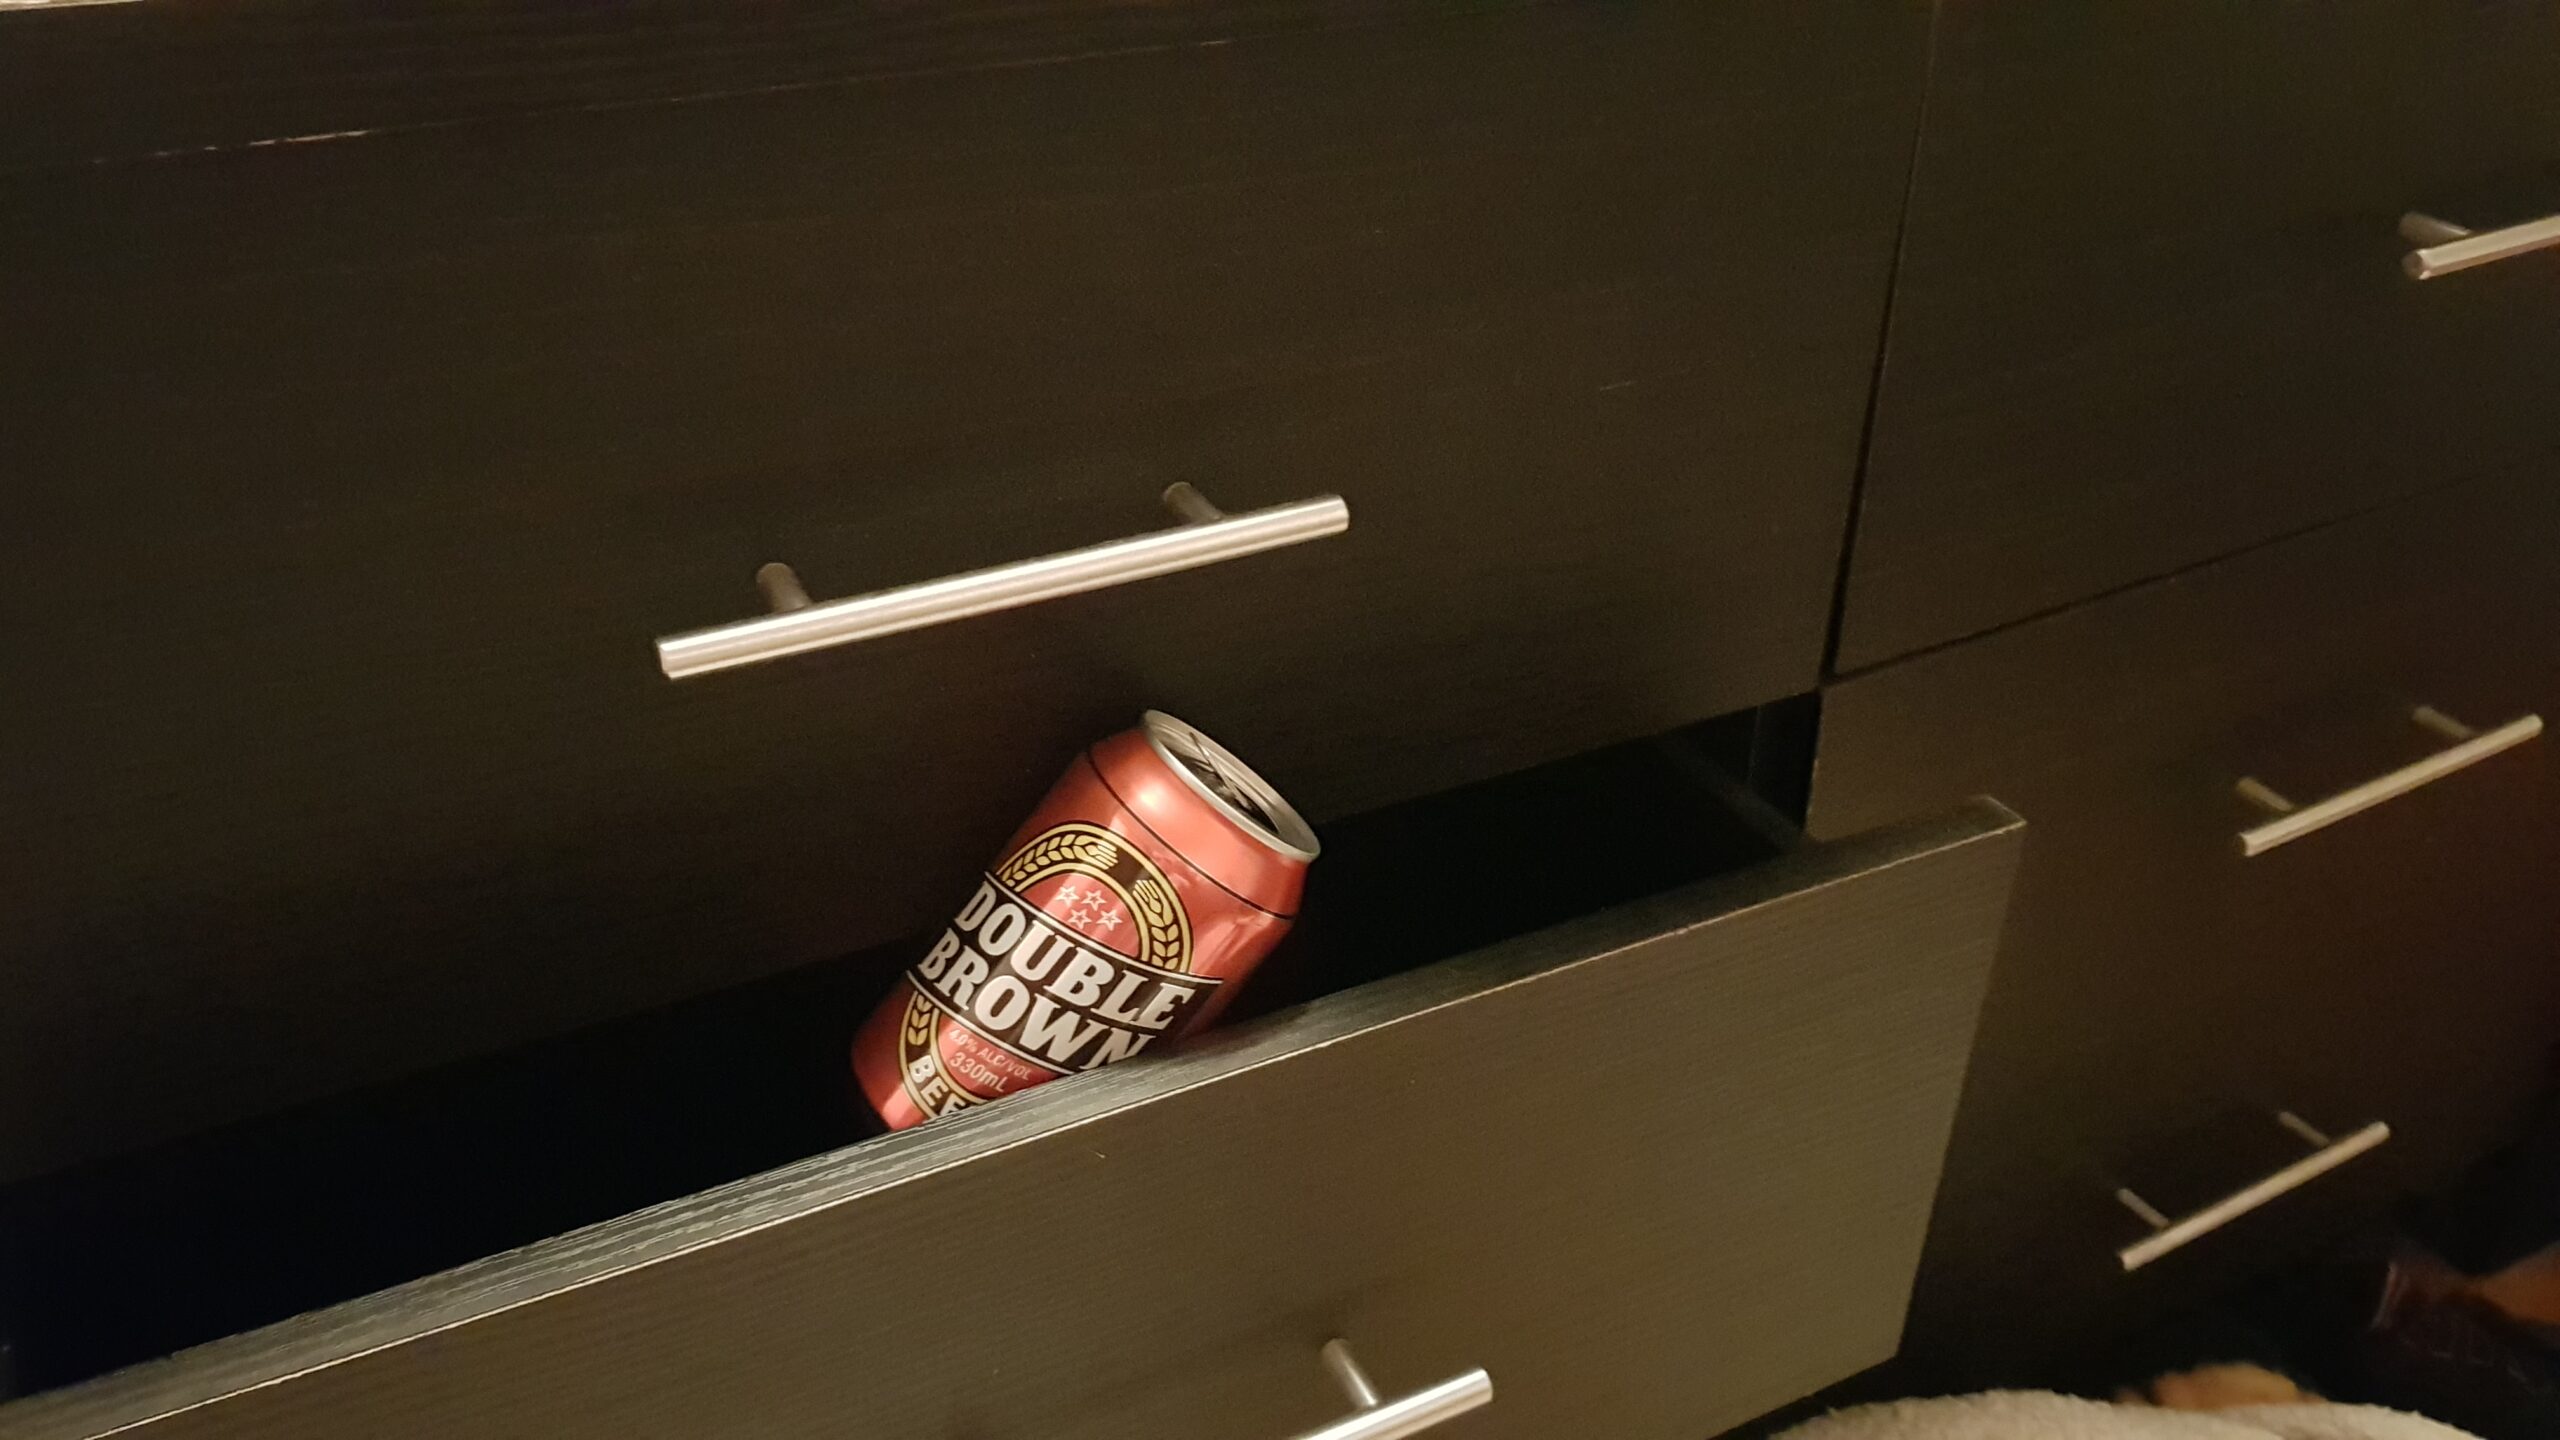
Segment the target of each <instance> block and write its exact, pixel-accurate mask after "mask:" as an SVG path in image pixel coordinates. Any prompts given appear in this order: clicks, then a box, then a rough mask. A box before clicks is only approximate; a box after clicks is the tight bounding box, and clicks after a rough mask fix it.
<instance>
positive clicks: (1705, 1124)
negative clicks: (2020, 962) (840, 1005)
mask: <svg viewBox="0 0 2560 1440" xmlns="http://www.w3.org/2000/svg"><path fill="white" fill-rule="evenodd" d="M2019 833H2020V830H2019V826H2018V825H2017V822H2016V819H2015V817H2013V816H2011V815H2009V814H2007V813H2006V812H2005V811H2002V810H2000V809H1999V808H1998V807H1997V806H1993V805H1989V804H1974V805H1969V806H1966V807H1963V808H1961V809H1959V810H1957V811H1955V812H1953V813H1951V814H1950V815H1948V816H1947V817H1946V818H1943V819H1940V820H1934V821H1924V822H1917V823H1910V824H1904V825H1899V826H1895V827H1891V828H1890V829H1888V830H1885V831H1882V832H1879V833H1876V834H1873V835H1869V836H1864V837H1860V838H1858V839H1856V840H1853V841H1849V842H1844V843H1841V844H1836V845H1826V846H1814V847H1807V848H1806V849H1803V850H1800V851H1797V852H1794V853H1792V854H1789V855H1786V856H1783V857H1780V858H1779V859H1777V860H1774V861H1771V862H1769V863H1767V864H1765V865H1762V866H1759V867H1756V868H1754V869H1751V870H1748V871H1744V872H1741V873H1739V874H1736V875H1732V876H1729V877H1725V878H1722V879H1717V880H1709V881H1704V882H1698V883H1693V884H1689V885H1686V886H1683V887H1680V888H1677V889H1674V890H1671V891H1669V892H1667V893H1663V894H1659V895H1656V896H1653V897H1651V898H1647V899H1643V900H1638V901H1635V902H1633V903H1630V904H1625V905H1621V906H1618V907H1615V908H1612V909H1608V910H1603V911H1600V912H1598V913H1596V914H1593V915H1589V916H1586V917H1584V918H1582V919H1580V920H1576V921H1571V922H1568V923H1566V924H1564V925H1561V926H1558V927H1555V928H1551V929H1547V930H1543V931H1539V932H1536V933H1533V934H1529V935H1525V936H1519V937H1515V938H1513V939H1510V940H1508V941H1505V942H1504V943H1500V944H1497V945H1495V946H1494V947H1492V948H1491V949H1487V950H1482V951H1478V952H1475V953H1472V954H1468V955H1464V956H1461V957H1459V958H1457V959H1454V960H1450V961H1447V962H1444V963H1441V964H1437V965H1432V966H1429V967H1426V968H1422V969H1417V970H1414V971H1412V972H1410V973H1407V974H1404V975H1400V976H1395V977H1391V978H1388V979H1385V980H1381V981H1378V982H1375V983H1372V984H1369V985H1366V986H1363V987H1360V988H1357V989H1353V990H1349V991H1345V992H1342V993H1339V994H1336V995H1332V996H1328V997H1326V998H1323V999H1320V1000H1317V1001H1314V1002H1311V1003H1309V1004H1307V1005H1304V1006H1301V1007H1298V1008H1296V1009H1291V1010H1286V1011H1282V1012H1279V1013H1277V1014H1274V1015H1271V1016H1268V1017H1265V1018H1264V1019H1262V1020H1260V1021H1258V1022H1255V1023H1253V1024H1250V1025H1247V1026H1244V1027H1240V1028H1238V1029H1236V1030H1233V1031H1230V1032H1227V1033H1226V1034H1224V1035H1221V1036H1216V1037H1211V1038H1210V1039H1209V1040H1208V1041H1207V1042H1206V1043H1204V1044H1200V1045H1196V1046H1193V1047H1189V1048H1187V1049H1186V1050H1184V1051H1183V1052H1181V1053H1179V1054H1176V1055H1173V1056H1169V1057H1163V1058H1159V1059H1154V1060H1148V1061H1142V1062H1139V1063H1136V1064H1131V1065H1127V1066H1121V1067H1116V1068H1114V1069H1111V1070H1107V1071H1103V1072H1099V1073H1096V1074H1093V1075H1088V1076H1084V1077H1080V1078H1078V1079H1076V1080H1071V1081H1066V1082H1062V1083H1059V1084H1055V1085H1051V1086H1046V1087H1043V1088H1041V1089H1039V1090H1036V1091H1033V1092H1031V1093H1029V1094H1026V1095H1022V1096H1018V1097H1015V1098H1014V1099H1011V1100H1008V1101H1006V1102H1004V1103H1003V1104H1000V1105H995V1106H990V1107H988V1108H986V1109H985V1110H982V1111H975V1112H971V1113H969V1114H966V1115H963V1116H959V1117H956V1118H953V1119H950V1120H945V1121H940V1122H937V1123H935V1124H932V1125H929V1126H926V1127H924V1128H922V1129H918V1130H912V1131H907V1132H902V1133H900V1134H897V1135H893V1136H889V1137H886V1138H883V1139H879V1140H876V1141H873V1142H871V1143H869V1144H866V1145H863V1146H859V1147H856V1148H854V1149H852V1150H848V1151H843V1152H839V1153H836V1154H831V1155H827V1156H823V1157H820V1158H818V1159H816V1160H813V1161H810V1162H808V1163H806V1164H804V1165H801V1166H797V1167H794V1168H791V1169H787V1170H784V1171H780V1172H776V1173H774V1174H771V1175H767V1176H763V1177H759V1178H757V1179H754V1180H750V1181H746V1182H742V1183H741V1184H739V1185H736V1186H732V1187H730V1188H728V1189H726V1190H724V1191H714V1192H710V1193H706V1194H704V1195H700V1196H697V1197H693V1198H691V1199H687V1200H681V1201H677V1202H674V1203H672V1204H670V1205H667V1206H663V1207H660V1208H658V1209H656V1210H652V1211H646V1212H642V1213H640V1214H637V1215H634V1216H631V1217H629V1218H627V1219H625V1220H622V1221H618V1222H614V1223H611V1224H608V1225H605V1226H602V1227H599V1228H597V1229H593V1230H589V1231H585V1232H581V1233H576V1234H572V1235H569V1236H565V1237H562V1238H560V1239H558V1240H556V1241H552V1242H549V1243H545V1244H542V1245H538V1246H535V1247H532V1248H530V1249H527V1250H521V1251H517V1252H514V1253H512V1254H508V1255H504V1256H500V1257H497V1258H495V1259H492V1260H490V1261H487V1262H485V1263H483V1264H480V1265H477V1266H474V1267H470V1268H467V1269H464V1270H461V1271H457V1272H454V1273H452V1274H449V1275H445V1276H441V1277H438V1278H435V1279H431V1280H428V1281H424V1282H421V1283H418V1284H415V1285H411V1286H408V1287H404V1288H402V1289H400V1290H396V1291H392V1292H389V1293H386V1294H384V1295H381V1296H377V1297H375V1298H372V1299H369V1300H365V1301H360V1302H357V1303H355V1304H352V1305H348V1306H344V1307H341V1308H340V1309H337V1310H334V1311H328V1312H323V1313H321V1314H317V1315H314V1316H310V1317H307V1318H305V1319H303V1320H300V1321H296V1322H293V1323H292V1324H289V1325H286V1326H281V1327H277V1328H275V1329H273V1330H270V1331H267V1332H264V1333H260V1334H253V1335H249V1336H245V1337H241V1338H238V1339H235V1340H231V1341H225V1342H220V1343H217V1344H215V1345H213V1346H208V1347H206V1348H203V1349H200V1350H197V1351H194V1352H190V1353H188V1354H185V1355H182V1356H180V1357H179V1358H178V1359H176V1360H175V1361H173V1362H170V1363H167V1364H163V1365H157V1366H151V1367H145V1368H140V1369H136V1370H133V1371H129V1372H126V1373H124V1374H121V1375H116V1376H111V1377H108V1378H107V1379H105V1380H102V1381H98V1382H96V1383H94V1384H91V1385H89V1386H85V1387H82V1388H78V1389H74V1390H69V1391H64V1392H59V1393H56V1394H53V1395H49V1396H44V1397H39V1398H37V1399H34V1400H30V1401H24V1402H21V1403H19V1404H18V1405H16V1406H14V1407H11V1408H9V1409H6V1410H0V1433H5V1434H6V1435H8V1436H9V1437H11V1440H73V1437H87V1436H95V1435H102V1434H105V1433H110V1432H112V1433H116V1434H124V1435H137V1436H147V1437H166V1440H181V1437H208V1440H209V1437H217V1436H225V1437H227V1436H250V1435H255V1436H259V1437H262V1440H296V1437H303V1436H315V1437H316V1436H341V1435H358V1434H360V1435H366V1436H374V1437H380V1440H401V1437H411V1436H415V1437H430V1436H432V1437H444V1436H452V1435H474V1436H489V1437H500V1436H526V1437H542V1440H563V1437H578V1436H590V1435H592V1436H623V1435H633V1434H648V1435H653V1436H667V1437H691V1436H709V1435H733V1434H753V1435H758V1436H770V1437H775V1440H785V1437H796V1436H809V1437H819V1436H838V1435H843V1434H846V1433H849V1432H852V1433H862V1434H879V1435H913V1436H919V1437H923V1436H933V1437H941V1436H963V1435H968V1436H987V1437H998V1436H1002V1437H1025V1440H1028V1437H1034V1436H1042V1437H1045V1436H1075V1437H1094V1440H1101V1437H1106V1436H1111V1437H1138V1436H1147V1437H1152V1436H1168V1437H1169V1436H1185V1435H1196V1434H1198V1433H1200V1432H1201V1429H1202V1427H1203V1424H1204V1423H1205V1421H1204V1417H1207V1418H1209V1419H1214V1421H1215V1428H1216V1429H1217V1430H1218V1431H1219V1432H1220V1433H1232V1434H1235V1435H1239V1436H1253V1435H1265V1434H1268V1435H1272V1436H1279V1435H1284V1434H1294V1433H1298V1432H1299V1431H1301V1430H1304V1429H1306V1428H1309V1427H1312V1426H1314V1425H1317V1424H1320V1423H1322V1422H1324V1421H1326V1420H1328V1419H1331V1418H1333V1417H1335V1416H1336V1415H1339V1414H1340V1413H1342V1411H1343V1404H1342V1402H1341V1400H1340V1398H1339V1397H1338V1395H1336V1394H1334V1393H1332V1391H1331V1388H1330V1384H1329V1382H1328V1380H1327V1378H1326V1376H1325V1375H1324V1373H1323V1371H1322V1370H1321V1369H1320V1368H1319V1366H1318V1364H1317V1360H1316V1352H1317V1348H1318V1346H1319V1345H1321V1344H1322V1343H1323V1342H1324V1341H1325V1340H1326V1339H1327V1338H1329V1337H1332V1336H1336V1335H1341V1336H1346V1337H1348V1338H1349V1339H1350V1340H1351V1341H1352V1342H1353V1344H1354V1345H1355V1346H1356V1348H1357V1349H1358V1351H1359V1352H1360V1354H1361V1356H1362V1357H1363V1359H1364V1360H1365V1361H1366V1363H1367V1365H1368V1367H1369V1368H1370V1369H1371V1370H1372V1371H1373V1372H1374V1373H1375V1374H1376V1376H1377V1377H1378V1378H1379V1380H1380V1382H1381V1383H1382V1384H1383V1385H1385V1386H1387V1387H1389V1388H1391V1389H1396V1390H1410V1389H1418V1388H1420V1387H1421V1386H1423V1385H1425V1384H1428V1383H1432V1382H1436V1381H1438V1380H1441V1379H1443V1378H1445V1377H1448V1376H1451V1375H1454V1374H1457V1373H1459V1372H1462V1371H1464V1370H1467V1369H1469V1368H1472V1367H1478V1366H1481V1367H1484V1368H1486V1369H1488V1370H1489V1371H1490V1372H1491V1374H1492V1376H1493V1379H1494V1384H1495V1387H1496V1388H1495V1395H1496V1398H1495V1401H1494V1404H1493V1405H1492V1407H1491V1408H1490V1409H1488V1410H1485V1411H1483V1412H1482V1413H1481V1414H1479V1415H1476V1416H1473V1417H1470V1418H1469V1419H1468V1420H1467V1421H1465V1422H1464V1429H1463V1433H1465V1434H1469V1435H1474V1436H1481V1437H1495V1436H1519V1437H1530V1436H1540V1437H1544V1436H1553V1435H1556V1434H1559V1433H1565V1432H1569V1431H1574V1430H1586V1431H1590V1432H1591V1433H1596V1434H1606V1435H1609V1436H1612V1437H1624V1440H1694V1437H1696V1436H1700V1435H1706V1434H1711V1433H1714V1432H1715V1431H1718V1430H1720V1429H1723V1428H1725V1427H1727V1426H1730V1425H1732V1424H1735V1423H1738V1422H1740V1421H1742V1420H1745V1419H1748V1418H1749V1417H1751V1416H1753V1415H1755V1414H1758V1413H1760V1412H1762V1411H1764V1410H1767V1409H1769V1408H1770V1407H1772V1406H1774V1405H1777V1404H1780V1403H1783V1402H1785V1401H1787V1400H1791V1399H1793V1398H1796V1397H1797V1396H1799V1395H1802V1394H1804V1393H1807V1392H1808V1391H1810V1390H1812V1389H1814V1388H1817V1387H1818V1386H1820V1385H1822V1384H1825V1383H1827V1382H1829V1381H1832V1380H1836V1379H1839V1378H1841V1377H1843V1376H1846V1375H1847V1374H1849V1373H1851V1372H1852V1371H1854V1370H1857V1369H1859V1368H1861V1367H1864V1366H1866V1365H1870V1364H1873V1363H1875V1362H1876V1361H1879V1360H1881V1359H1883V1358H1884V1357H1885V1356H1887V1355H1889V1354H1890V1353H1891V1352H1892V1350H1893V1348H1894V1345H1895V1341H1896V1338H1897V1336H1898V1334H1899V1332H1900V1329H1901V1325H1902V1318H1903V1308H1904V1302H1905V1300H1906V1298H1907V1295H1908V1280H1909V1276H1910V1273H1911V1267H1912V1266H1913V1264H1914V1263H1915V1261H1916V1259H1917V1255H1918V1251H1919V1245H1920V1241H1921V1237H1922V1233H1923V1231H1924V1230H1925V1228H1926V1225H1927V1215H1928V1208H1929V1197H1930V1193H1931V1189H1932V1187H1933V1184H1934V1181H1935V1176H1936V1172H1937V1164H1938V1157H1939V1155H1940V1153H1941V1151H1942V1148H1943V1146H1944V1143H1945V1138H1946V1127H1947V1124H1948V1121H1949V1117H1950V1115H1951V1113H1952V1110H1953V1106H1954V1100H1955V1092H1956V1089H1957V1086H1958V1083H1959V1080H1960V1077H1961V1075H1962V1073H1963V1069H1964V1063H1965V1055H1966V1052H1967V1049H1968V1046H1969V1042H1970V1037H1971V1031H1972V1028H1973V1024H1974V1017H1975V1014H1976V1011H1977V1007H1978V1005H1979V1002H1980V999H1981V986H1982V983H1983V979H1984V975H1985V972H1986V971H1987V969H1988V966H1989V962H1990V953H1991V950H1992V947H1993V943H1994V940H1995V937H1996V934H1997V931H1998V926H1999V917H2000V913H2001V909H2002V906H2003V904H2004V902H2005V899H2006V895H2007V891H2008V885H2009V877H2010V873H2011V870H2012V868H2013V864H2014V860H2015V853H2016V842H2017V839H2018V836H2019ZM1537 871H1538V866H1537V865H1536V864H1535V862H1534V861H1531V862H1529V863H1527V864H1526V866H1525V869H1524V874H1525V875H1527V876H1528V877H1530V878H1534V877H1535V875H1536V874H1537ZM1435 898H1438V899H1441V900H1450V899H1453V898H1456V897H1453V896H1451V895H1449V894H1445V893H1444V894H1441V895H1439V896H1437V897H1435ZM1701 1357H1711V1358H1712V1363H1702V1360H1701ZM1451 1433H1452V1434H1456V1433H1461V1431H1460V1429H1459V1428H1458V1427H1454V1426H1453V1427H1452V1430H1451Z"/></svg>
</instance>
